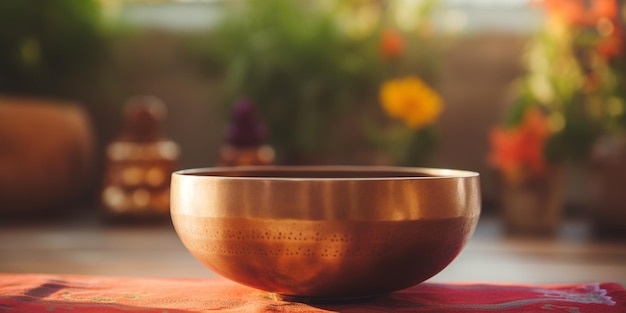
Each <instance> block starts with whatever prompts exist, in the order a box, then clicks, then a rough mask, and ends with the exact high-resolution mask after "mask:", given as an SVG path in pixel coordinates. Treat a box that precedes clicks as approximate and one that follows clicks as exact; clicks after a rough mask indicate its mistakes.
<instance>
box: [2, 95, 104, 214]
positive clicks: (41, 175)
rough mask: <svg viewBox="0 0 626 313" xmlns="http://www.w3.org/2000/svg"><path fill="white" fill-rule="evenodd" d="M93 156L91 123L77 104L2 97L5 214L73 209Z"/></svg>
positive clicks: (86, 178) (3, 208)
mask: <svg viewBox="0 0 626 313" xmlns="http://www.w3.org/2000/svg"><path fill="white" fill-rule="evenodd" d="M92 156H93V137H92V130H91V124H90V121H89V119H88V117H87V115H86V114H85V112H84V111H83V109H81V108H80V107H78V106H77V105H74V104H71V103H64V102H58V101H52V100H44V99H20V98H0V214H2V215H19V216H25V217H33V216H36V215H37V214H40V213H48V214H46V215H54V214H55V213H57V212H59V211H67V210H69V209H70V208H72V207H73V206H72V205H73V204H74V203H75V202H76V201H77V200H78V198H79V197H80V196H81V195H83V192H84V191H85V189H84V187H85V185H86V183H87V181H88V176H89V170H90V168H91V165H92Z"/></svg>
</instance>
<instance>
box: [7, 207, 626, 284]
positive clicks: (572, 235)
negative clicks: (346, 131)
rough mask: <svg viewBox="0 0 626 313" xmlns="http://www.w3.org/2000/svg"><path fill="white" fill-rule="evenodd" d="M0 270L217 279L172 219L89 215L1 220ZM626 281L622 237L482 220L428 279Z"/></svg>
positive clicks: (577, 226)
mask: <svg viewBox="0 0 626 313" xmlns="http://www.w3.org/2000/svg"><path fill="white" fill-rule="evenodd" d="M0 272H4V273H50V274H86V275H111V276H139V277H215V276H216V275H215V274H214V273H212V272H210V271H209V270H207V269H206V268H205V267H204V266H202V265H201V264H200V263H199V262H198V261H196V260H195V259H194V258H193V257H192V256H191V255H190V254H189V253H188V252H187V250H186V249H185V248H184V247H183V245H182V244H181V243H180V241H179V240H178V237H177V236H176V233H175V232H174V230H173V228H172V226H171V225H161V226H112V225H108V224H104V223H102V222H101V221H99V220H97V219H94V218H88V219H77V220H71V221H66V222H57V223H52V224H41V223H39V224H38V225H24V224H22V225H11V224H8V223H4V224H3V225H1V226H0ZM601 281H613V282H618V283H620V284H622V285H626V241H601V240H596V239H592V238H591V236H590V232H589V229H588V227H586V225H585V224H584V223H579V222H567V223H565V225H563V227H562V231H561V232H560V233H559V234H558V235H557V236H555V237H554V238H550V239H529V238H514V237H507V236H504V235H503V234H502V230H501V226H500V224H499V222H498V220H497V219H495V218H483V219H482V220H481V222H480V223H479V226H478V229H477V231H476V233H475V234H474V236H473V237H472V239H471V240H470V242H469V244H468V246H467V247H466V248H465V249H464V250H463V252H462V253H461V255H459V257H458V258H457V259H456V260H455V261H454V262H453V263H452V264H451V265H450V266H448V268H446V269H445V270H444V271H442V272H441V273H439V274H438V275H436V276H435V277H433V278H432V279H431V282H488V283H494V282H515V283H535V284H538V283H577V282H601Z"/></svg>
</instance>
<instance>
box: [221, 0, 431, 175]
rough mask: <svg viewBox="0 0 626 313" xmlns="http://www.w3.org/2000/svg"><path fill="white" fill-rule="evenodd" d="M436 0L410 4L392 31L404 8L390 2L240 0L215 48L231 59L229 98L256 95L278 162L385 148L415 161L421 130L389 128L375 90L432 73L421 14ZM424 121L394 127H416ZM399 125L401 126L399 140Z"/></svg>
mask: <svg viewBox="0 0 626 313" xmlns="http://www.w3.org/2000/svg"><path fill="white" fill-rule="evenodd" d="M432 3H434V2H433V1H424V2H422V3H421V4H420V5H421V6H420V7H419V8H415V10H412V12H413V13H414V14H415V16H413V19H412V20H411V23H412V24H413V25H412V26H411V27H409V28H410V31H406V32H405V33H403V34H400V32H399V31H398V32H396V33H393V34H391V33H389V32H388V29H389V28H392V29H394V28H395V26H396V24H397V19H396V17H397V14H396V13H398V12H399V11H400V8H398V7H395V6H394V5H392V4H388V3H387V2H380V1H340V2H328V1H320V2H310V1H291V0H265V1H259V0H249V1H244V2H239V3H235V4H233V7H230V10H228V11H227V13H226V17H225V18H224V20H222V21H221V22H220V24H219V25H218V27H217V28H216V32H215V33H214V38H213V39H214V40H213V41H211V44H212V47H213V49H214V50H213V51H212V53H213V55H216V56H217V58H218V59H219V60H221V61H222V63H223V64H225V68H224V71H225V82H226V96H225V103H228V104H230V103H232V102H233V99H236V98H239V97H240V96H246V97H248V98H250V99H252V100H253V101H254V102H255V103H256V104H257V108H258V109H259V113H260V114H261V115H262V118H263V120H264V121H265V122H266V123H267V125H268V126H269V129H268V130H269V134H268V135H269V136H268V141H269V143H270V144H271V145H272V146H273V147H274V148H275V149H276V152H277V163H283V164H294V163H354V162H366V163H372V162H387V161H374V160H372V158H369V157H368V158H364V157H363V155H367V154H376V153H372V152H371V151H373V150H375V149H378V148H380V149H382V150H385V152H386V153H390V155H391V157H390V158H391V159H392V160H393V161H396V162H401V163H407V162H404V160H406V159H407V157H406V155H407V154H408V153H410V149H409V148H406V146H409V145H411V144H413V143H414V142H412V141H414V140H413V138H412V136H410V135H406V134H404V133H402V134H400V133H401V132H399V131H396V132H395V133H394V131H393V130H391V128H392V127H391V126H390V125H389V123H390V119H389V118H388V117H387V116H385V113H384V110H383V107H381V106H379V104H378V101H377V100H378V98H379V97H377V90H378V87H379V86H381V85H383V83H384V81H385V80H387V79H390V78H396V77H402V76H406V75H408V74H409V73H411V74H413V75H416V74H419V75H420V76H422V77H425V78H431V77H429V74H432V67H429V66H430V64H433V63H434V62H430V61H432V60H431V59H432V58H433V56H432V53H431V52H432V49H430V48H429V45H428V44H427V43H425V41H426V39H425V37H426V36H425V34H424V32H422V30H423V28H424V27H421V28H420V27H418V26H420V25H418V24H420V23H424V21H425V20H426V16H427V15H428V14H429V13H430V9H428V8H429V7H432ZM404 9H406V8H404ZM404 13H406V12H404ZM408 20H410V19H408ZM390 34H391V35H390ZM393 36H395V37H393ZM403 36H409V38H410V39H411V40H404V39H403V38H402V37H403ZM417 46H420V47H421V49H417V48H416V47H417ZM409 50H410V52H409ZM414 51H416V52H415V53H413V52H414ZM391 74H393V75H391ZM393 86H396V85H393ZM420 86H422V85H420ZM391 89H393V91H391V92H387V93H385V94H389V93H392V94H402V93H403V91H398V92H396V91H395V89H394V88H392V87H383V90H391ZM405 94H406V93H405ZM420 95H421V94H420ZM385 99H386V98H385ZM385 99H382V100H383V102H385V101H387V100H385ZM390 106H393V104H391V105H390ZM400 110H401V111H402V112H406V110H408V109H400ZM392 114H398V112H394V113H392ZM423 125H424V124H420V125H417V124H414V125H413V126H414V127H412V128H411V127H407V126H406V125H404V124H402V125H400V126H398V125H396V130H397V129H399V128H404V129H407V130H408V131H409V132H411V133H412V132H415V130H416V129H422V126H423ZM392 133H394V134H399V135H397V136H396V138H395V139H393V140H392V138H390V137H389V135H391V134H392ZM389 141H393V142H394V143H395V147H396V148H391V147H390V144H389V143H388V142H389ZM401 145H404V147H402V148H397V147H398V146H401ZM364 147H365V148H364ZM394 149H395V150H394ZM400 154H402V156H399V155H400ZM384 159H387V158H384ZM393 161H390V162H393Z"/></svg>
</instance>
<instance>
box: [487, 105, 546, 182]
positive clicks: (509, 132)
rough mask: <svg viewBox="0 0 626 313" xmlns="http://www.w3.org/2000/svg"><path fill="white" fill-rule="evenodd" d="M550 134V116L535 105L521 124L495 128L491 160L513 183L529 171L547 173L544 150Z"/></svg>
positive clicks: (492, 134) (536, 174) (492, 137)
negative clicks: (508, 127)
mask: <svg viewBox="0 0 626 313" xmlns="http://www.w3.org/2000/svg"><path fill="white" fill-rule="evenodd" d="M549 136H550V130H549V128H548V121H547V119H546V118H545V116H544V115H543V113H542V112H541V111H540V110H539V109H537V108H531V109H529V110H527V111H526V113H525V114H524V119H523V120H522V123H521V124H520V125H518V127H516V128H512V129H502V128H494V129H493V130H492V131H491V133H490V141H491V146H492V150H491V153H490V154H489V163H490V165H491V166H493V167H495V168H497V169H499V170H500V171H501V172H502V174H503V175H504V177H505V179H506V180H507V181H509V182H511V183H519V182H521V181H522V180H523V179H524V178H525V177H526V176H527V174H530V175H533V176H541V175H543V174H545V172H546V160H545V157H544V154H543V153H544V147H545V144H546V141H547V139H548V137H549ZM526 171H529V173H526Z"/></svg>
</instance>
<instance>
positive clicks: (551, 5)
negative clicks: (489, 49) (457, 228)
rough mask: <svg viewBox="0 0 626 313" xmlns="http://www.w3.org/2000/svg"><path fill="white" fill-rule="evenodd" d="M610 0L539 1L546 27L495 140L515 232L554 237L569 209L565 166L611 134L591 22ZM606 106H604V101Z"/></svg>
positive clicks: (493, 155) (494, 156)
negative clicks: (606, 122) (588, 0)
mask: <svg viewBox="0 0 626 313" xmlns="http://www.w3.org/2000/svg"><path fill="white" fill-rule="evenodd" d="M608 2H609V1H595V2H592V6H591V7H586V6H585V3H586V2H584V1H559V0H545V1H537V2H536V4H539V5H541V6H542V7H543V8H544V9H545V10H546V22H545V27H543V28H542V29H541V30H540V31H539V32H538V33H537V34H536V35H535V36H534V37H533V38H531V40H530V41H529V44H528V50H527V54H526V59H525V60H524V61H525V65H526V67H527V72H526V74H525V75H524V76H523V77H522V78H521V79H520V80H519V81H518V82H517V85H516V87H517V88H518V91H517V99H516V101H515V103H514V105H513V106H512V107H511V108H510V111H509V112H508V115H507V117H506V119H505V122H504V126H503V127H500V128H496V129H494V130H493V131H492V133H491V135H490V140H491V143H492V151H491V152H490V156H489V161H490V164H491V165H492V166H493V167H494V168H496V169H498V170H499V171H500V173H501V174H502V177H503V181H504V182H505V184H504V185H503V188H504V190H503V200H502V205H503V210H504V216H505V220H506V223H507V226H509V228H510V229H513V230H524V231H530V232H540V233H549V232H553V231H555V230H556V227H557V225H558V222H559V220H560V215H561V210H562V207H563V178H562V166H563V164H565V163H567V162H578V163H580V162H583V163H584V162H586V160H588V158H589V156H590V152H591V150H592V147H593V145H594V143H595V142H596V139H597V138H598V136H599V135H600V134H601V133H602V132H603V130H604V118H603V116H602V115H603V114H602V112H601V111H602V109H601V108H599V107H598V103H599V102H598V98H597V97H598V95H597V91H598V85H597V83H598V81H597V78H598V77H597V73H595V71H594V70H593V68H595V67H596V66H597V62H598V61H599V60H598V56H597V55H596V54H597V52H598V51H594V50H593V49H590V48H589V45H590V36H589V34H588V33H587V32H588V28H589V27H590V25H596V24H597V23H601V20H603V18H602V17H601V16H602V15H603V14H604V11H606V10H608V9H609V8H608V7H606V6H605V4H607V3H608ZM600 105H602V103H600Z"/></svg>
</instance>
